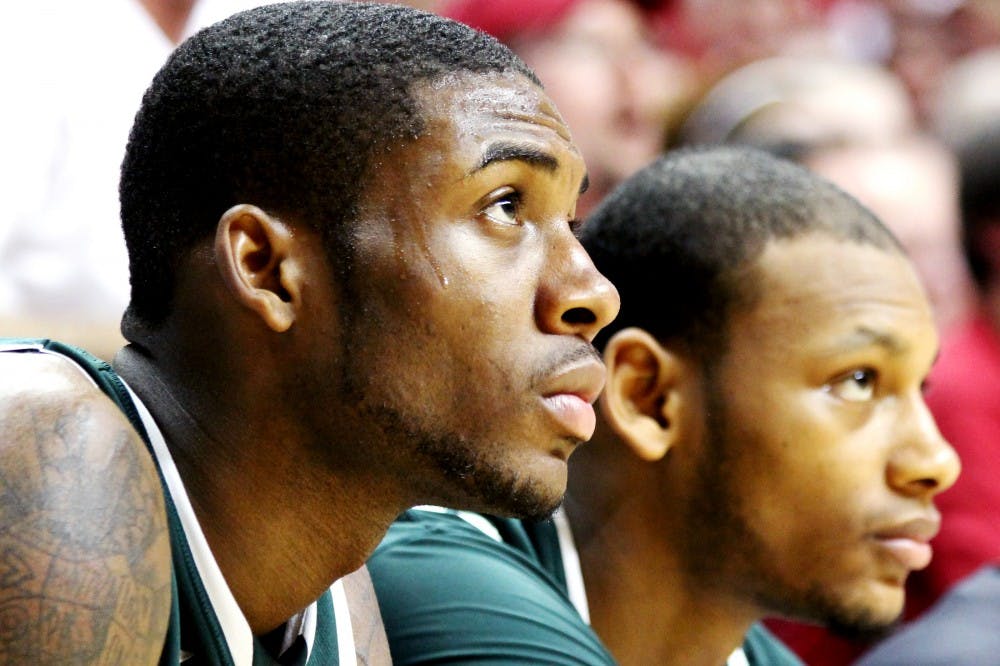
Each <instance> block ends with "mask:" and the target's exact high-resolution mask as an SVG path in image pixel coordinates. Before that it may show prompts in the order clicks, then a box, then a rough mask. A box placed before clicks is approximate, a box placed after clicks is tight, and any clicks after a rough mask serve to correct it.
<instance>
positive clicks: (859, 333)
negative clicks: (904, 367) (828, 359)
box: [833, 326, 907, 355]
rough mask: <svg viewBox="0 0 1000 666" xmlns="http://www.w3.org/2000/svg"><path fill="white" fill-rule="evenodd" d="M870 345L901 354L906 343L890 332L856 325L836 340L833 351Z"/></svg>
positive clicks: (904, 349)
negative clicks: (848, 333) (851, 330)
mask: <svg viewBox="0 0 1000 666" xmlns="http://www.w3.org/2000/svg"><path fill="white" fill-rule="evenodd" d="M870 345H876V346H878V347H882V348H884V349H885V350H886V351H888V352H889V353H890V354H893V355H898V354H902V353H904V352H905V351H906V350H907V345H906V343H904V342H903V341H902V340H900V339H899V338H897V337H896V336H895V335H893V334H891V333H885V332H882V331H878V330H875V329H873V328H869V327H868V326H858V327H857V328H856V329H855V330H854V331H853V332H852V333H851V334H850V335H849V336H847V337H846V338H844V339H842V340H840V341H839V342H838V344H837V346H836V349H834V350H833V353H843V352H848V351H853V350H855V349H860V348H862V347H867V346H870Z"/></svg>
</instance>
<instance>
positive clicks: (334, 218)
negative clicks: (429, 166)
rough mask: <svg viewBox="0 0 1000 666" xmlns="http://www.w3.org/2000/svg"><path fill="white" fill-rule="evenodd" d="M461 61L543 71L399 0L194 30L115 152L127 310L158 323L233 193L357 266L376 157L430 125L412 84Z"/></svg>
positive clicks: (297, 9)
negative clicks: (360, 211)
mask: <svg viewBox="0 0 1000 666" xmlns="http://www.w3.org/2000/svg"><path fill="white" fill-rule="evenodd" d="M456 72H457V73H491V72H496V73H504V72H518V73H520V74H523V75H524V76H525V77H527V78H528V79H529V80H531V81H533V82H534V83H536V84H537V83H538V80H537V78H536V77H535V75H534V74H533V73H532V72H531V70H530V69H529V68H528V67H527V66H526V65H525V64H524V63H523V62H522V61H521V60H520V59H519V58H518V57H517V56H515V55H514V54H513V53H512V52H511V51H510V50H509V49H507V48H506V47H505V46H503V45H501V44H500V43H499V42H498V41H496V40H495V39H493V38H492V37H489V36H487V35H485V34H483V33H479V32H476V31H474V30H472V29H471V28H469V27H467V26H464V25H462V24H460V23H456V22H454V21H451V20H448V19H444V18H441V17H439V16H435V15H433V14H428V13H426V12H422V11H418V10H415V9H412V8H409V7H403V6H398V5H390V4H375V3H371V4H367V3H353V2H329V1H319V0H316V1H307V2H288V3H281V4H276V5H270V6H266V7H260V8H257V9H253V10H250V11H247V12H243V13H240V14H236V15H235V16H232V17H230V18H228V19H226V20H225V21H222V22H220V23H217V24H215V25H213V26H210V27H208V28H206V29H204V30H202V31H201V32H199V33H197V34H195V35H194V36H192V37H191V38H190V39H188V40H187V41H185V42H184V43H183V44H181V45H180V46H179V47H178V48H177V50H176V51H175V52H174V53H173V55H172V56H171V57H170V59H169V60H168V61H167V63H166V64H165V65H164V67H163V68H162V69H161V70H160V72H159V73H158V74H157V75H156V77H155V78H154V80H153V82H152V84H151V86H150V88H149V90H148V91H147V92H146V94H145V97H144V98H143V101H142V106H141V108H140V110H139V112H138V115H137V116H136V120H135V124H134V126H133V128H132V133H131V136H130V138H129V143H128V147H127V149H126V154H125V160H124V162H123V164H122V177H121V186H120V197H121V211H122V226H123V229H124V232H125V240H126V244H127V245H128V252H129V270H130V274H131V286H132V296H131V302H130V304H129V309H128V311H127V313H126V319H127V320H130V321H141V322H144V323H146V324H148V325H156V324H159V323H161V322H162V321H163V319H164V318H165V317H166V315H167V314H168V313H169V311H170V302H171V298H172V295H173V289H174V283H175V280H176V271H177V269H178V266H179V264H180V262H181V260H182V259H183V257H184V256H185V254H186V253H187V252H189V251H190V250H191V249H192V248H193V246H194V245H195V244H196V243H197V242H198V241H200V240H202V239H205V238H207V237H209V236H210V235H211V234H213V233H214V230H215V227H216V225H217V223H218V221H219V218H220V217H221V215H222V214H223V213H224V212H225V211H226V210H227V209H229V208H230V207H231V206H233V205H235V204H238V203H250V204H254V205H257V206H260V207H261V208H263V209H264V210H267V211H268V212H269V213H271V214H274V215H278V216H288V217H290V218H291V219H293V220H295V221H297V222H299V223H302V224H306V225H309V226H310V227H312V228H315V229H317V230H318V231H319V232H320V233H321V234H322V236H323V238H324V242H325V244H326V248H327V251H328V253H329V255H330V257H331V260H332V261H333V262H334V268H335V270H337V271H338V272H339V273H340V274H341V275H342V276H343V275H347V274H349V271H350V267H349V266H350V261H351V256H350V247H349V242H348V241H347V240H346V238H347V234H348V231H349V228H350V224H349V223H350V222H351V221H353V220H354V218H355V216H356V213H357V204H358V202H359V198H360V195H361V194H362V192H363V190H364V187H365V183H364V178H365V176H366V174H367V172H368V169H369V165H370V164H371V163H372V161H373V158H374V156H375V155H376V154H378V153H380V152H382V151H385V150H387V149H388V148H390V147H393V146H397V145H401V144H403V143H405V142H408V141H411V140H413V139H416V138H417V137H419V136H420V134H421V133H422V131H423V129H424V125H423V122H422V119H421V117H420V110H419V108H418V105H417V103H416V101H415V99H414V97H413V96H412V94H411V93H412V92H413V89H414V87H415V84H418V83H424V82H430V81H433V80H435V79H439V78H441V77H443V76H445V75H446V74H450V73H456Z"/></svg>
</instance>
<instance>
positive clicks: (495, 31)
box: [440, 0, 694, 217]
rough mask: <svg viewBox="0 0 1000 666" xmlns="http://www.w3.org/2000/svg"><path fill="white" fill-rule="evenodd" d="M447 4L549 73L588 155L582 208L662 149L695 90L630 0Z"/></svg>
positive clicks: (552, 91) (454, 14) (549, 83)
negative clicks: (657, 43)
mask: <svg viewBox="0 0 1000 666" xmlns="http://www.w3.org/2000/svg"><path fill="white" fill-rule="evenodd" d="M440 11H441V13H442V14H444V15H445V16H448V17H450V18H453V19H456V20H459V21H461V22H463V23H466V24H468V25H471V26H472V27H474V28H478V29H480V30H483V31H485V32H488V33H490V34H492V35H493V36H495V37H497V38H498V39H500V40H501V41H503V42H505V43H506V44H507V45H508V46H510V47H511V48H512V49H513V50H514V52H515V53H517V54H518V55H520V56H521V57H522V58H523V59H524V61H525V62H526V63H527V64H528V65H529V66H530V67H531V68H532V69H534V70H535V72H537V73H538V76H539V78H540V79H541V80H542V81H544V82H545V91H546V92H547V93H548V94H549V96H550V97H551V98H552V100H553V101H554V102H555V103H556V105H557V106H558V107H559V111H560V113H561V114H562V116H563V118H564V119H565V120H566V123H567V125H569V127H570V130H571V131H572V133H573V139H574V141H575V142H576V143H577V145H578V146H579V147H580V150H581V151H582V153H583V157H584V161H585V162H586V164H587V171H588V177H589V189H588V190H587V192H586V193H584V195H583V196H582V197H580V202H579V204H578V207H577V214H578V215H580V216H581V217H582V216H584V215H586V214H587V212H588V211H589V210H590V209H591V208H592V207H593V206H594V205H595V204H596V203H597V202H599V201H600V200H601V199H602V198H603V197H604V195H605V194H606V193H607V192H608V191H609V190H610V189H611V188H612V187H614V186H615V185H616V184H617V183H618V182H620V181H621V180H623V179H624V178H626V177H628V176H629V175H631V174H632V173H633V172H635V171H637V170H638V169H639V168H641V167H643V166H644V165H646V164H647V163H648V162H650V161H652V160H653V159H654V158H655V157H656V156H657V155H658V154H659V153H660V151H661V150H662V149H663V146H664V143H665V141H666V132H667V127H668V125H669V124H670V119H671V116H672V114H673V113H677V112H678V111H679V110H680V109H681V108H682V107H683V105H684V104H685V103H686V101H687V99H688V98H689V96H690V94H691V91H692V90H693V84H694V79H693V78H692V73H691V71H690V70H689V68H688V65H687V64H686V62H685V61H683V60H681V59H679V58H677V57H675V56H671V55H670V54H668V53H666V52H664V51H662V50H660V49H658V48H657V47H656V46H655V45H654V43H653V42H652V40H651V38H650V36H649V31H648V26H647V25H646V17H645V16H644V15H643V13H642V11H641V10H640V8H639V7H638V5H636V4H635V3H633V2H631V0H452V1H451V2H444V3H443V4H442V6H441V10H440Z"/></svg>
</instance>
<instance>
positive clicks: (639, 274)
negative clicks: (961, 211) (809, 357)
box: [582, 146, 902, 362]
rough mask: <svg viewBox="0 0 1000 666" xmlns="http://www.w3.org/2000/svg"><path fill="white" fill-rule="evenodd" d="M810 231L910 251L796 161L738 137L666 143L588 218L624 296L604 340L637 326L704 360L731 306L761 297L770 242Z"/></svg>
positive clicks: (587, 239) (723, 333) (592, 242)
mask: <svg viewBox="0 0 1000 666" xmlns="http://www.w3.org/2000/svg"><path fill="white" fill-rule="evenodd" d="M809 232H820V233H825V234H829V235H830V236H832V237H834V238H837V239H842V240H845V241H854V242H859V243H864V244H869V245H875V246H877V247H879V248H882V249H885V250H891V251H894V252H899V253H902V248H901V247H900V245H899V243H898V241H897V240H896V239H895V237H894V236H893V235H892V233H891V232H890V231H889V230H888V229H887V228H886V227H885V226H884V225H883V224H882V223H881V222H879V220H878V219H877V218H876V217H875V216H874V215H873V214H872V213H871V212H869V211H868V210H867V209H866V208H864V207H863V206H862V205H861V204H859V203H858V202H857V201H856V200H854V199H853V198H851V197H850V196H849V195H848V194H846V193H845V192H843V191H842V190H840V189H838V188H837V187H836V186H834V185H833V184H832V183H829V182H827V181H825V180H823V179H822V178H820V177H819V176H817V175H815V174H813V173H811V172H810V171H807V170H806V169H805V168H803V167H800V166H798V165H796V164H794V163H792V162H790V161H787V160H784V159H781V158H777V157H775V156H773V155H770V154H768V153H766V152H764V151H761V150H758V149H754V148H746V147H737V146H724V147H708V148H706V147H700V148H684V149H679V150H675V151H672V152H669V153H667V154H666V155H664V156H662V157H661V158H660V159H658V160H657V161H655V162H653V163H652V164H651V165H649V166H648V167H646V168H645V169H643V170H642V171H640V172H639V173H637V174H636V175H634V176H632V177H631V178H629V179H628V180H627V181H625V182H624V183H622V184H621V185H619V186H618V188H617V189H615V190H614V191H613V192H612V193H611V194H610V195H609V196H608V197H607V198H606V199H605V200H604V201H603V202H602V203H601V205H600V206H599V207H598V208H597V209H596V210H595V211H594V212H593V213H592V215H591V216H590V218H589V219H588V220H587V223H586V224H585V225H584V227H583V232H582V242H583V244H584V247H586V249H587V250H588V252H590V255H591V257H592V258H593V261H594V264H595V265H596V266H597V268H598V270H600V271H601V272H602V273H603V274H604V275H605V276H606V277H607V278H608V279H609V280H611V282H613V283H614V284H615V286H617V287H618V291H619V293H620V294H621V301H622V307H621V312H620V314H619V315H618V318H617V319H616V320H615V321H614V322H613V323H612V324H611V325H610V326H608V327H607V328H605V329H604V331H602V333H601V336H600V337H599V338H598V340H597V344H598V345H599V346H603V344H604V343H605V342H606V341H607V338H608V337H610V336H611V335H613V334H614V333H615V332H616V331H618V330H621V329H622V328H625V327H629V326H637V327H639V328H642V329H645V330H646V331H648V332H649V333H650V334H651V335H653V336H654V337H656V338H657V339H658V340H660V341H661V342H665V341H672V342H675V343H680V344H681V345H684V349H685V350H687V352H688V353H691V354H693V355H695V357H696V358H697V359H698V360H699V361H702V362H711V361H712V360H713V359H717V358H718V357H719V356H720V355H722V354H724V352H725V350H726V348H727V341H728V339H729V338H728V331H727V324H728V321H729V317H730V315H731V313H732V312H733V310H734V306H747V305H750V304H752V303H753V302H754V301H753V299H754V298H755V297H756V295H757V294H756V292H754V290H753V286H752V285H753V284H754V281H753V279H752V271H753V269H754V268H755V266H756V259H757V258H758V257H759V256H760V254H761V253H762V252H763V251H764V249H765V247H766V246H767V244H768V243H769V242H771V241H773V240H778V239H790V238H794V237H797V236H799V235H801V234H806V233H809Z"/></svg>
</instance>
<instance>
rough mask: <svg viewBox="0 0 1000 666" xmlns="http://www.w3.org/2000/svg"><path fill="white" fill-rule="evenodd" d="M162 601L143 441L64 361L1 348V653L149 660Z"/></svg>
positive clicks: (160, 524) (162, 561)
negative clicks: (5, 351) (3, 351)
mask: <svg viewBox="0 0 1000 666" xmlns="http://www.w3.org/2000/svg"><path fill="white" fill-rule="evenodd" d="M169 610H170V549H169V537H168V533H167V526H166V514H165V511H164V507H163V494H162V490H161V488H160V483H159V479H158V477H157V474H156V469H155V467H154V465H153V462H152V460H151V458H150V456H149V454H148V453H147V451H146V449H145V445H144V444H143V442H142V440H141V439H140V438H139V436H138V435H137V434H136V433H135V431H134V430H133V428H132V427H131V425H130V424H129V422H128V420H127V419H126V418H125V417H124V416H123V415H122V414H121V413H120V412H119V410H118V408H117V407H115V405H114V404H113V403H112V402H111V401H110V400H109V399H108V398H107V397H106V396H104V395H103V394H102V393H101V392H100V391H99V390H98V389H97V388H96V387H94V386H93V385H92V384H91V383H90V382H89V381H88V379H87V378H86V377H85V376H84V375H83V374H82V373H81V372H80V371H79V369H78V368H76V367H74V366H73V364H72V363H71V362H69V361H67V360H65V359H62V358H59V357H56V356H52V355H48V354H35V353H24V354H22V353H0V663H32V664H63V663H70V662H72V663H101V664H147V663H156V662H157V660H158V659H159V655H160V650H161V649H162V645H163V637H164V633H165V630H166V623H167V619H168V616H169Z"/></svg>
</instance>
